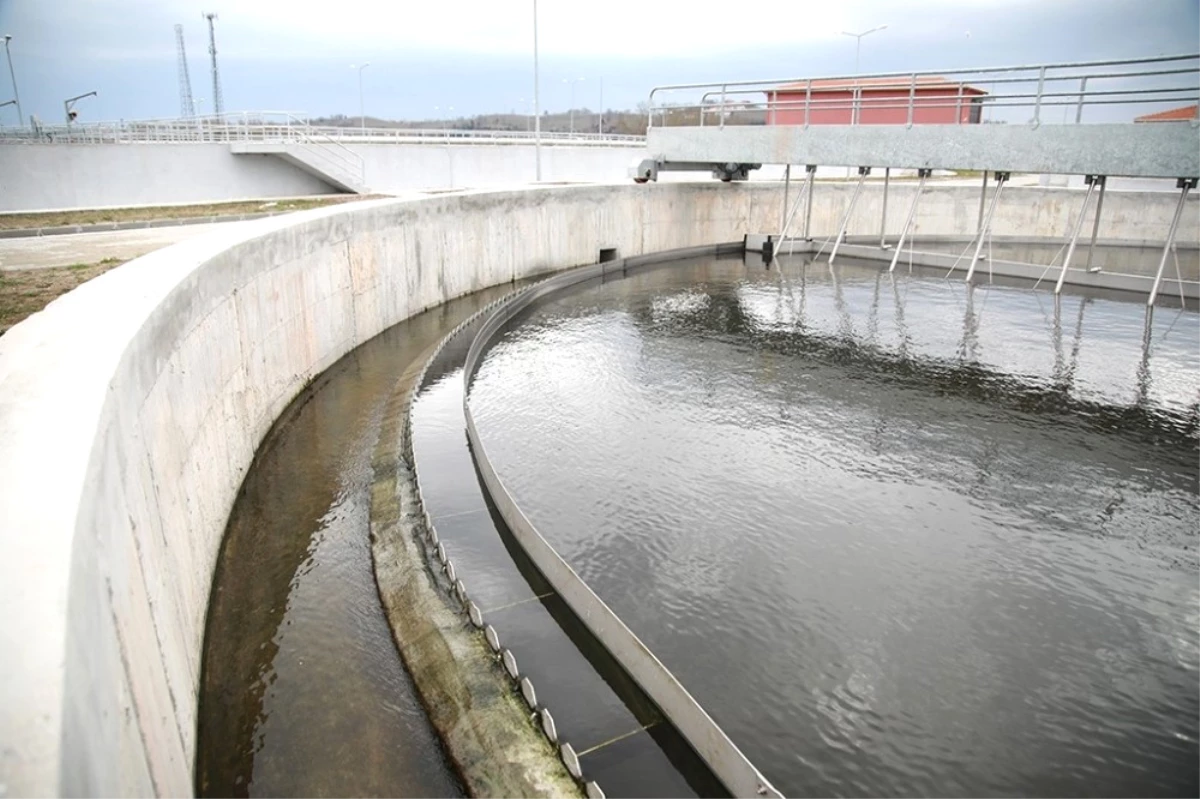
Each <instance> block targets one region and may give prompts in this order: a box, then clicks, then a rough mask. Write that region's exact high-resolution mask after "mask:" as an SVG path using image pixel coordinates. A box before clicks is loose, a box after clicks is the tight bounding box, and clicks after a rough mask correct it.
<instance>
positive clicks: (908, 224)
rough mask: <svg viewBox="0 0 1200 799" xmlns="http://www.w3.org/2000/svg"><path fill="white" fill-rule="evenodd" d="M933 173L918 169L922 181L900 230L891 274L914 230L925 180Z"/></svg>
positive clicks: (928, 170)
mask: <svg viewBox="0 0 1200 799" xmlns="http://www.w3.org/2000/svg"><path fill="white" fill-rule="evenodd" d="M932 172H933V170H931V169H918V170H917V175H918V176H920V178H921V179H920V180H919V181H917V193H916V194H914V195H913V199H912V205H911V206H910V207H909V209H908V218H907V219H905V220H904V227H903V228H901V229H900V240H899V241H897V242H896V251H895V252H893V253H892V265H891V266H889V267H888V271H889V272H895V271H896V263H897V262H898V261H899V260H900V251H901V250H903V249H904V240H905V239H906V238H908V231H909V229H911V228H912V223H913V220H914V219H916V217H917V200H919V199H921V192H922V191H924V190H925V179H926V178H928V177H929V175H930V174H931V173H932Z"/></svg>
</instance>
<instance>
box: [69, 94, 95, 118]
mask: <svg viewBox="0 0 1200 799" xmlns="http://www.w3.org/2000/svg"><path fill="white" fill-rule="evenodd" d="M95 96H96V93H95V92H86V93H85V94H77V95H75V96H74V97H68V98H67V99H65V100H63V115H64V116H66V118H67V126H68V127H69V126H70V124H71V123H72V122H74V121H75V117H76V114H75V103H77V102H78V101H80V100H82V99H83V98H85V97H95Z"/></svg>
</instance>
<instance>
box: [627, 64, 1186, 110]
mask: <svg viewBox="0 0 1200 799" xmlns="http://www.w3.org/2000/svg"><path fill="white" fill-rule="evenodd" d="M1196 59H1200V53H1184V54H1179V55H1164V56H1149V57H1145V58H1121V59H1109V60H1105V61H1062V62H1057V63H1053V64H1047V65H1046V66H1048V67H1054V68H1055V69H1064V68H1067V67H1071V68H1075V67H1085V68H1086V67H1105V66H1131V65H1137V64H1163V63H1169V62H1172V61H1192V60H1196ZM1032 69H1034V67H1033V66H1030V65H1022V66H1001V67H976V68H967V69H942V70H937V71H933V70H926V71H922V72H918V73H917V74H918V75H933V76H939V77H945V76H947V75H980V74H991V73H999V72H1029V71H1031V70H1032ZM1185 71H1187V72H1195V71H1196V70H1194V69H1187V70H1185ZM1158 74H1174V71H1172V72H1165V71H1163V72H1160V71H1148V70H1143V71H1139V72H1121V73H1114V74H1111V75H1103V76H1100V75H1092V77H1112V78H1118V77H1136V76H1144V75H1158ZM910 75H912V72H911V71H907V72H871V73H867V74H865V75H850V76H847V75H829V76H823V77H821V78H817V80H826V79H837V78H847V77H850V78H854V77H859V78H907V77H909V76H910ZM1078 77H1081V76H1080V75H1065V76H1058V77H1052V78H1050V80H1070V79H1074V78H1078ZM804 80H808V78H797V77H786V78H773V79H769V80H767V79H759V80H741V81H728V82H727V83H726V84H725V85H727V86H759V85H763V84H779V83H799V82H801V81H804ZM1026 80H1028V79H1027V78H1025V79H1020V78H1018V79H1013V80H1011V81H1010V82H1014V83H1015V82H1024V81H1026ZM1002 81H1003V79H1000V78H996V79H992V80H990V81H989V82H994V83H999V82H1002ZM719 85H720V84H718V83H674V84H666V85H662V86H655V87H654V88H653V89H651V92H650V99H651V100H653V99H654V94H655V93H656V92H660V91H677V90H680V89H703V88H706V87H710V86H719Z"/></svg>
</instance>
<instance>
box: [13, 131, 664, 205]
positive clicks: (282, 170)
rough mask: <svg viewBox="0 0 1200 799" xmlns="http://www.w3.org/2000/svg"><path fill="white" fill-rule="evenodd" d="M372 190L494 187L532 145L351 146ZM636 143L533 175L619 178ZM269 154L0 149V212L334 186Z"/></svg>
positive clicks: (552, 164)
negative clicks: (361, 161)
mask: <svg viewBox="0 0 1200 799" xmlns="http://www.w3.org/2000/svg"><path fill="white" fill-rule="evenodd" d="M348 147H349V149H350V150H352V151H354V152H355V153H357V154H359V155H360V156H362V158H363V164H364V178H365V183H366V185H367V186H368V187H369V188H370V190H371V191H374V192H380V193H386V194H396V193H399V192H404V191H411V190H416V189H424V188H452V187H453V188H461V187H468V188H476V189H479V188H497V187H505V186H513V185H517V184H521V183H527V182H531V181H533V180H534V179H535V177H536V166H535V155H534V147H533V145H531V144H524V145H503V146H497V145H487V144H447V145H439V144H387V143H370V144H357V143H356V144H350V145H348ZM639 156H644V151H643V150H642V149H641V148H640V147H595V146H587V147H571V146H558V145H555V146H550V145H546V146H543V147H542V179H543V180H545V181H547V182H552V181H601V182H610V181H620V180H624V179H625V177H626V175H625V171H626V167H628V165H629V163H630V162H631V161H632V160H634V158H636V157H639ZM335 191H337V189H335V188H334V187H333V186H332V185H330V184H329V183H327V182H326V181H323V180H321V179H320V178H318V177H315V176H314V175H312V174H310V173H309V172H307V171H305V170H304V169H302V168H301V167H299V166H296V165H295V164H291V163H288V162H286V161H285V160H284V159H282V158H280V157H278V156H276V155H246V154H241V155H238V154H234V153H233V152H232V148H231V145H230V144H229V143H214V144H201V143H196V144H22V145H5V146H0V212H10V211H46V210H61V209H68V208H108V207H118V206H130V205H141V204H155V205H167V204H170V203H205V202H220V201H225V200H251V199H262V198H268V197H295V196H303V195H313V194H328V193H331V192H335Z"/></svg>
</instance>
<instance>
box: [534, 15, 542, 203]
mask: <svg viewBox="0 0 1200 799" xmlns="http://www.w3.org/2000/svg"><path fill="white" fill-rule="evenodd" d="M533 151H534V158H535V160H536V163H537V167H536V172H535V175H536V179H537V180H538V181H539V182H540V181H541V179H542V106H541V103H540V102H539V100H538V41H537V0H533Z"/></svg>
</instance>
